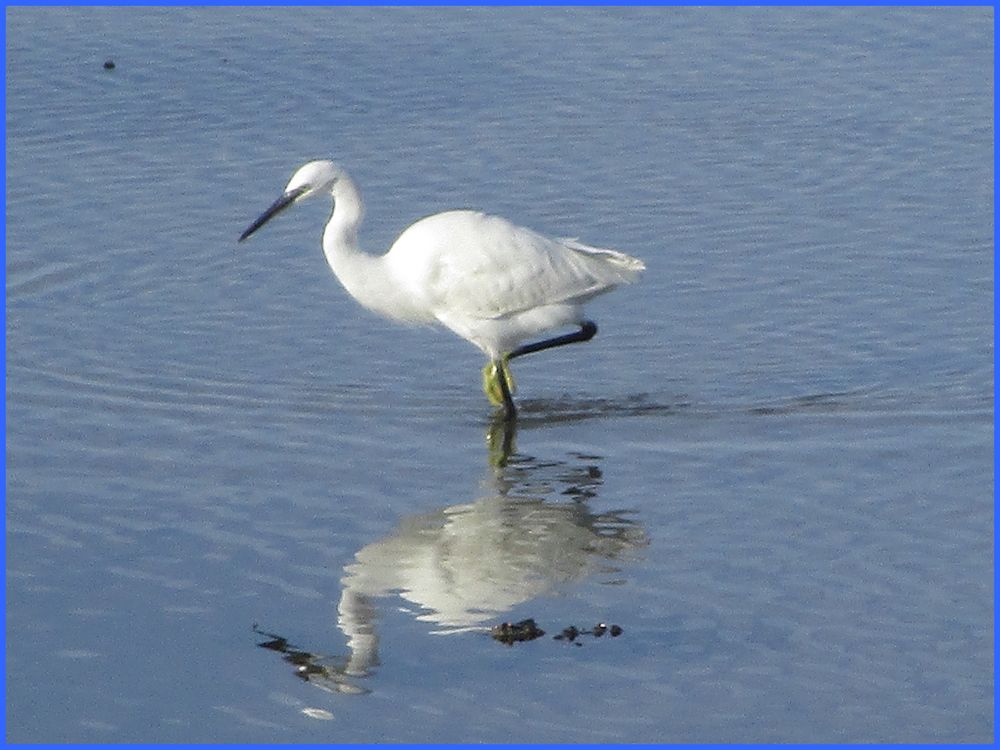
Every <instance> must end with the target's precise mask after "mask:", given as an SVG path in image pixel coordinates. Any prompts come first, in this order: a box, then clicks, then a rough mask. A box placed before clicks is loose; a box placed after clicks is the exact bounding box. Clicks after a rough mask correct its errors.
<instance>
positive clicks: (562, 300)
mask: <svg viewBox="0 0 1000 750" xmlns="http://www.w3.org/2000/svg"><path fill="white" fill-rule="evenodd" d="M323 193H326V194H328V195H330V196H332V198H333V203H334V210H333V214H332V215H331V217H330V220H329V222H328V223H327V225H326V230H325V231H324V233H323V252H324V254H325V255H326V259H327V262H328V263H329V264H330V268H331V269H333V272H334V273H335V274H336V276H337V278H338V279H340V281H341V283H342V284H343V285H344V287H345V288H346V289H347V291H348V292H349V293H350V294H351V296H353V297H354V298H355V299H356V300H358V302H360V303H361V304H362V305H364V306H365V307H368V308H370V309H372V310H374V311H376V312H378V313H381V314H383V315H385V316H388V317H390V318H394V319H396V320H401V321H406V322H415V323H440V324H441V325H444V326H445V327H446V328H449V329H451V330H452V331H454V332H455V333H456V334H458V335H459V336H461V337H462V338H464V339H467V340H468V341H471V342H472V343H473V344H475V345H476V346H478V347H479V348H480V349H481V350H482V351H483V352H484V353H485V354H486V355H487V356H488V357H489V358H490V361H491V364H490V365H487V368H486V371H484V376H485V378H486V380H485V383H484V388H485V390H486V392H487V395H488V396H490V398H491V400H493V401H494V402H497V403H501V404H502V405H503V406H504V408H505V411H506V413H507V415H508V416H510V417H512V416H513V415H514V405H513V401H512V400H511V398H510V391H511V390H513V382H512V380H511V379H510V374H509V370H508V369H507V364H506V360H507V359H508V358H510V357H515V356H519V355H520V354H526V353H528V352H527V351H520V350H519V348H518V347H519V345H520V344H522V343H523V342H525V341H528V340H529V339H532V338H535V337H537V336H539V335H541V334H543V333H546V332H549V331H551V330H552V329H554V328H559V327H564V326H570V325H578V326H580V327H581V333H579V334H571V335H569V336H563V337H558V338H556V339H551V340H550V341H547V342H541V343H540V344H539V345H528V347H526V348H527V349H529V350H530V351H539V350H541V349H545V348H550V347H551V346H559V345H562V344H564V343H571V342H572V341H583V340H586V339H588V338H590V337H591V336H593V334H594V332H595V331H596V330H597V329H596V326H594V325H593V324H592V323H590V322H589V321H586V320H585V318H584V316H583V309H582V305H583V303H584V302H586V301H587V300H589V299H590V298H592V297H594V296H596V295H598V294H602V293H604V292H607V291H609V290H611V289H613V288H614V287H616V286H617V285H619V284H622V283H626V282H630V281H634V280H635V279H636V278H637V277H638V274H639V272H640V271H642V270H643V269H644V268H645V265H644V264H643V262H642V261H641V260H639V259H637V258H633V257H631V256H629V255H626V254H624V253H620V252H617V251H615V250H605V249H601V248H596V247H590V246H588V245H584V244H582V243H580V242H578V241H576V240H570V239H558V240H557V239H551V238H548V237H545V236H544V235H541V234H538V233H537V232H534V231H532V230H530V229H525V228H524V227H519V226H517V225H515V224H512V223H511V222H509V221H507V220H506V219H503V218H500V217H497V216H489V215H487V214H483V213H479V212H477V211H447V212H445V213H440V214H435V215H433V216H428V217H427V218H424V219H420V220H419V221H417V222H415V223H414V224H412V225H411V226H410V227H409V228H407V229H406V230H405V231H404V232H403V233H402V234H401V235H400V236H399V238H398V239H397V240H396V241H395V242H394V243H393V245H392V247H391V248H390V249H389V251H388V252H387V253H386V254H385V255H381V256H372V255H368V254H367V253H364V252H363V251H361V249H360V248H359V247H358V241H357V235H358V227H359V225H360V224H361V221H362V219H363V218H364V206H363V204H362V201H361V195H360V193H359V192H358V189H357V186H356V185H355V184H354V181H353V180H351V178H350V177H349V176H348V174H347V173H346V172H345V171H344V170H343V169H341V168H339V167H338V166H336V165H335V164H334V163H333V162H330V161H313V162H309V163H308V164H306V165H304V166H303V167H301V168H300V169H299V170H298V171H296V172H295V174H294V175H293V176H292V179H291V180H290V181H289V182H288V185H287V187H286V188H285V191H284V193H283V194H282V196H281V197H280V198H279V199H278V200H277V201H276V202H275V203H274V204H273V205H272V206H271V207H270V208H269V209H268V210H267V211H266V212H264V214H263V215H262V216H261V217H260V218H259V219H257V221H255V222H254V223H253V224H252V225H251V226H250V227H249V228H248V229H247V230H246V232H244V233H243V235H242V236H241V237H240V240H241V241H242V240H245V239H246V238H247V237H249V236H250V235H251V234H252V233H253V232H255V231H256V230H257V229H259V228H260V227H261V226H263V224H264V223H265V222H267V221H268V220H269V219H271V218H272V217H273V216H275V215H276V214H277V213H278V212H280V211H281V210H283V209H284V208H286V207H287V206H289V205H292V204H293V203H295V202H297V201H300V200H304V199H305V198H308V197H311V196H313V195H317V194H323ZM491 367H492V370H491V369H490V368H491ZM494 379H495V380H494Z"/></svg>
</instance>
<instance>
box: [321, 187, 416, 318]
mask: <svg viewBox="0 0 1000 750" xmlns="http://www.w3.org/2000/svg"><path fill="white" fill-rule="evenodd" d="M332 194H333V214H332V215H331V216H330V221H328V222H327V225H326V229H325V230H324V231H323V253H324V254H325V255H326V262H327V263H329V264H330V268H331V269H333V272H334V274H336V276H337V278H338V279H340V283H341V284H343V285H344V288H345V289H346V290H347V292H348V293H349V294H350V295H351V296H352V297H354V299H356V300H357V301H358V302H360V303H361V304H362V305H364V306H365V307H367V308H369V309H371V310H375V311H376V312H380V313H382V314H384V315H388V316H391V317H395V318H398V317H400V310H399V309H398V305H394V304H393V301H394V300H399V299H400V297H401V294H402V292H401V290H400V289H399V287H398V285H397V284H396V282H395V280H394V279H393V277H392V275H391V274H390V272H389V269H388V268H387V265H386V263H385V256H384V255H381V256H375V255H369V254H368V253H366V252H364V251H363V250H362V249H361V248H360V247H359V246H358V227H359V226H361V220H362V219H363V218H364V215H365V207H364V203H363V202H362V201H361V193H360V191H359V190H358V186H357V185H355V184H354V181H353V180H352V179H351V178H350V177H349V176H348V175H347V174H346V173H343V172H342V173H341V174H340V176H339V178H338V179H337V182H336V183H334V186H333V190H332ZM404 318H405V316H404Z"/></svg>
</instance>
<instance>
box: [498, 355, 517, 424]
mask: <svg viewBox="0 0 1000 750" xmlns="http://www.w3.org/2000/svg"><path fill="white" fill-rule="evenodd" d="M494 365H495V366H496V368H497V380H498V381H500V394H501V395H502V396H503V416H504V419H506V420H507V421H512V420H514V419H516V418H517V407H515V406H514V397H513V396H511V395H510V384H509V383H508V382H507V367H506V365H505V364H504V362H502V361H501V362H495V363H494Z"/></svg>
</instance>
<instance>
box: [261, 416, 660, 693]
mask: <svg viewBox="0 0 1000 750" xmlns="http://www.w3.org/2000/svg"><path fill="white" fill-rule="evenodd" d="M497 428H498V429H500V431H501V433H500V434H493V433H491V434H490V435H488V441H489V443H490V463H491V467H490V470H489V472H488V477H487V479H486V480H485V481H484V482H483V485H484V487H485V489H486V490H487V492H486V494H484V495H483V496H482V497H479V498H478V499H475V500H473V501H472V502H468V503H460V504H456V505H449V506H446V507H443V508H440V509H438V510H435V511H432V512H429V513H423V514H418V515H414V516H410V517H407V518H404V519H402V520H401V521H400V523H399V525H398V527H397V528H396V530H395V531H393V532H392V533H391V534H389V535H388V536H386V537H385V538H383V539H380V540H378V541H375V542H372V543H371V544H368V545H366V546H365V547H363V548H362V549H360V550H359V551H358V552H357V553H356V554H355V556H354V560H353V561H352V562H350V563H349V564H348V565H346V566H345V568H344V575H343V577H342V578H341V584H342V586H343V591H342V593H341V598H340V602H339V604H338V607H337V625H338V626H339V628H340V630H341V631H342V632H343V634H344V635H345V636H346V638H347V646H348V653H347V655H346V656H343V657H325V656H321V655H317V654H313V653H310V652H307V651H303V650H301V649H297V648H293V647H291V646H290V645H289V644H288V643H287V641H285V640H284V639H283V638H281V637H280V636H274V635H273V634H269V633H267V634H265V635H268V636H269V637H270V638H271V639H272V640H271V641H268V642H266V643H261V644H259V645H260V646H262V647H264V648H268V649H271V650H275V651H279V652H281V653H284V654H285V659H286V660H287V661H289V662H291V663H292V664H294V665H295V666H296V673H297V674H298V675H299V676H300V677H301V678H302V679H305V680H307V681H309V682H310V683H313V684H316V685H318V686H320V687H323V688H324V689H327V690H335V691H337V692H342V693H343V692H350V693H358V692H365V690H364V688H362V687H360V686H359V683H358V682H357V681H358V680H359V679H363V678H365V677H368V676H369V675H371V673H372V671H373V669H374V668H375V667H376V666H378V664H379V658H378V645H379V633H378V631H377V629H376V624H377V609H376V606H375V602H376V600H378V599H382V598H387V597H391V596H396V597H399V598H401V599H402V600H403V601H404V602H405V603H406V604H407V605H409V606H410V607H411V608H412V611H413V613H414V615H415V617H416V619H417V620H419V621H422V622H426V623H428V624H430V625H431V632H434V633H458V632H465V631H480V632H484V633H488V632H489V631H490V625H491V624H492V623H495V622H496V620H497V618H498V617H500V616H501V615H503V614H504V613H506V612H508V611H510V610H512V609H513V608H514V607H516V606H518V605H521V604H523V603H525V602H528V601H531V600H533V599H536V598H538V597H541V596H544V595H546V594H548V593H551V592H553V591H556V590H559V589H560V588H564V587H566V586H569V585H572V584H574V583H576V582H578V581H581V580H583V579H584V578H586V577H588V576H591V575H604V576H614V577H617V576H619V574H620V572H621V569H620V567H619V566H618V560H619V559H620V558H622V557H623V556H625V555H627V554H628V553H629V552H630V551H632V550H635V549H637V548H639V547H642V546H644V545H645V544H646V543H647V537H646V534H645V531H644V530H643V528H642V527H641V525H640V524H639V523H637V522H636V521H634V520H632V519H630V518H629V517H628V516H629V512H628V511H623V510H612V511H604V512H601V513H595V512H593V511H592V510H591V509H590V507H589V506H590V503H591V502H592V501H593V500H594V499H595V498H596V497H597V496H598V494H599V491H600V487H601V484H602V473H601V468H600V464H599V462H600V460H601V459H600V457H598V456H586V455H581V454H570V455H569V456H568V457H567V458H566V459H563V460H558V461H541V460H539V459H537V458H533V457H530V456H522V455H519V454H517V453H514V452H513V440H514V436H513V429H514V428H513V425H512V424H511V423H510V422H505V421H499V422H497ZM583 614H585V615H587V616H590V615H591V614H593V613H583ZM597 614H600V613H597Z"/></svg>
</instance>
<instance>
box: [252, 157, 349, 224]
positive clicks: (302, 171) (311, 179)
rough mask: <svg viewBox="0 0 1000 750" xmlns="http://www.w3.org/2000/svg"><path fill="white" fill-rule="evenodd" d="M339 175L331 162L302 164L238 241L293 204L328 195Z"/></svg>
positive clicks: (338, 170)
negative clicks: (276, 198) (278, 194)
mask: <svg viewBox="0 0 1000 750" xmlns="http://www.w3.org/2000/svg"><path fill="white" fill-rule="evenodd" d="M340 175H341V171H340V168H339V167H337V165H336V164H334V163H333V162H332V161H326V160H325V159H322V160H319V161H311V162H309V163H308V164H303V165H302V166H301V167H299V168H298V169H297V170H296V171H295V174H293V175H292V179H290V180H289V181H288V185H286V186H285V192H283V193H282V194H281V197H280V198H278V200H276V201H275V202H274V203H272V204H271V206H270V208H268V209H267V210H266V211H265V212H264V213H262V214H261V215H260V216H259V217H258V218H257V220H256V221H255V222H254V223H253V224H251V225H250V226H249V227H247V230H246V231H245V232H244V233H243V234H241V235H240V240H239V241H240V242H242V241H243V240H245V239H246V238H247V237H249V236H250V235H251V234H253V233H254V232H256V231H257V230H258V229H260V228H261V227H262V226H264V225H265V224H266V223H267V222H268V221H270V220H271V219H273V218H274V217H275V216H277V215H278V214H279V213H281V212H282V211H284V210H285V209H286V208H288V207H289V206H291V205H292V204H293V203H298V202H299V201H301V200H305V199H306V198H311V197H312V196H314V195H319V194H322V193H326V194H327V195H329V194H330V193H331V192H332V191H333V186H334V185H335V184H336V182H337V180H338V179H339V178H340Z"/></svg>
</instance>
